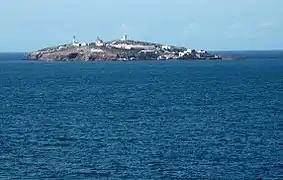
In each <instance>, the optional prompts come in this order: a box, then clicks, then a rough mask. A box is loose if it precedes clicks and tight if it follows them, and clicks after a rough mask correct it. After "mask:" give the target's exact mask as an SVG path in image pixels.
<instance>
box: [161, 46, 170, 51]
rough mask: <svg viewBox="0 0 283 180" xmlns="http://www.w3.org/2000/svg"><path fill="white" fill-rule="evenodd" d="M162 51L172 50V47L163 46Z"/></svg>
mask: <svg viewBox="0 0 283 180" xmlns="http://www.w3.org/2000/svg"><path fill="white" fill-rule="evenodd" d="M161 49H162V50H171V49H172V47H171V46H162V47H161Z"/></svg>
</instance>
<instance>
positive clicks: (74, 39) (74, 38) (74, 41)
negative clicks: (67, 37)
mask: <svg viewBox="0 0 283 180" xmlns="http://www.w3.org/2000/svg"><path fill="white" fill-rule="evenodd" d="M76 43H77V42H76V36H73V45H75V44H76Z"/></svg>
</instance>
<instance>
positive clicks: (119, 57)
mask: <svg viewBox="0 0 283 180" xmlns="http://www.w3.org/2000/svg"><path fill="white" fill-rule="evenodd" d="M26 59H28V60H52V61H133V60H214V59H223V57H221V56H219V55H215V54H211V53H208V52H206V51H204V50H194V49H187V48H185V47H177V46H170V45H163V44H156V43H150V42H141V41H133V40H127V38H126V37H123V38H122V39H121V40H115V41H109V42H103V41H102V40H100V39H99V38H97V40H96V42H93V43H78V42H76V41H75V37H74V39H73V42H72V43H70V44H65V45H59V46H56V47H52V48H45V49H41V50H38V51H35V52H32V53H30V54H28V55H27V56H26Z"/></svg>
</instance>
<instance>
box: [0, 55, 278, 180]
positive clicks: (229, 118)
mask: <svg viewBox="0 0 283 180" xmlns="http://www.w3.org/2000/svg"><path fill="white" fill-rule="evenodd" d="M223 53H225V52H223ZM226 53H228V54H229V53H231V54H235V55H241V56H246V57H247V59H245V60H217V61H132V62H43V61H27V60H22V58H23V56H24V54H23V53H2V54H0V179H1V180H2V179H3V180H5V179H8V180H11V179H54V180H57V179H58V180H59V179H66V180H78V179H283V51H269V52H259V51H258V52H251V51H250V52H226Z"/></svg>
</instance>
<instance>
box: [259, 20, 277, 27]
mask: <svg viewBox="0 0 283 180" xmlns="http://www.w3.org/2000/svg"><path fill="white" fill-rule="evenodd" d="M273 25H274V24H273V22H269V21H266V22H262V23H260V24H259V27H271V26H273Z"/></svg>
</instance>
